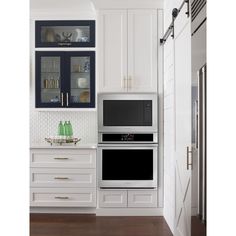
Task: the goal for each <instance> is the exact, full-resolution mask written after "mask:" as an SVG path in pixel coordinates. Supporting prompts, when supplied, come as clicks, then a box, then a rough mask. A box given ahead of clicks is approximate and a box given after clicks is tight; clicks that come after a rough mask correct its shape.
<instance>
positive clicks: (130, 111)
mask: <svg viewBox="0 0 236 236" xmlns="http://www.w3.org/2000/svg"><path fill="white" fill-rule="evenodd" d="M103 126H152V100H104V101H103Z"/></svg>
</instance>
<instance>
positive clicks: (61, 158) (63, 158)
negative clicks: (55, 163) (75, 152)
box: [54, 157, 69, 160]
mask: <svg viewBox="0 0 236 236" xmlns="http://www.w3.org/2000/svg"><path fill="white" fill-rule="evenodd" d="M54 159H55V160H68V159H69V158H68V157H54Z"/></svg>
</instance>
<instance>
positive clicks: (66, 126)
mask: <svg viewBox="0 0 236 236" xmlns="http://www.w3.org/2000/svg"><path fill="white" fill-rule="evenodd" d="M68 128H69V127H68V123H67V121H65V123H64V129H65V136H66V138H67V137H68V136H69V129H68Z"/></svg>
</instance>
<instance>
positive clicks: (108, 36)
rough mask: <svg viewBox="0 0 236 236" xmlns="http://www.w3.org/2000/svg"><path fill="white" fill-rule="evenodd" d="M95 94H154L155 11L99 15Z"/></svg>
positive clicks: (155, 70) (155, 82)
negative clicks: (97, 72) (97, 74)
mask: <svg viewBox="0 0 236 236" xmlns="http://www.w3.org/2000/svg"><path fill="white" fill-rule="evenodd" d="M98 54H99V66H98V70H99V92H157V63H158V62H157V10H152V9H145V10H142V9H138V10H103V11H101V12H100V14H99V47H98Z"/></svg>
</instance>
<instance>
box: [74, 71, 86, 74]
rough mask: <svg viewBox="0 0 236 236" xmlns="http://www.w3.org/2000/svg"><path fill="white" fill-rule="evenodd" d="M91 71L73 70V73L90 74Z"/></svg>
mask: <svg viewBox="0 0 236 236" xmlns="http://www.w3.org/2000/svg"><path fill="white" fill-rule="evenodd" d="M89 73H90V71H81V72H74V71H72V72H71V74H89Z"/></svg>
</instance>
